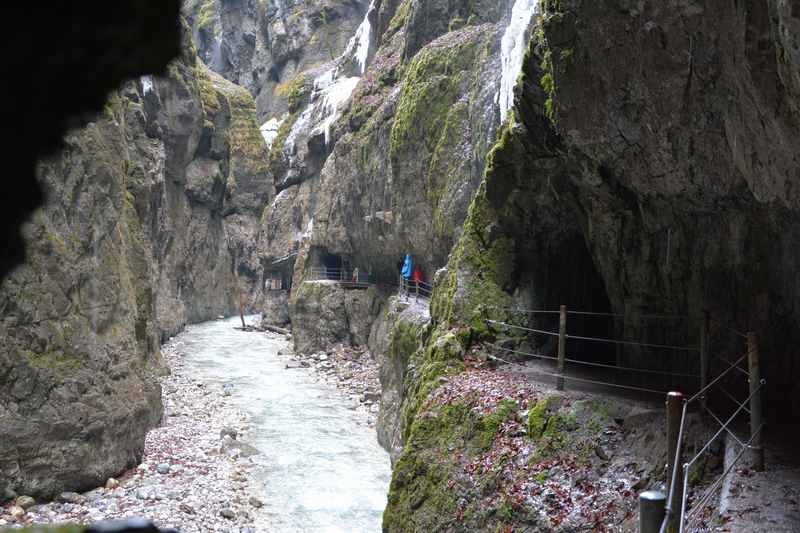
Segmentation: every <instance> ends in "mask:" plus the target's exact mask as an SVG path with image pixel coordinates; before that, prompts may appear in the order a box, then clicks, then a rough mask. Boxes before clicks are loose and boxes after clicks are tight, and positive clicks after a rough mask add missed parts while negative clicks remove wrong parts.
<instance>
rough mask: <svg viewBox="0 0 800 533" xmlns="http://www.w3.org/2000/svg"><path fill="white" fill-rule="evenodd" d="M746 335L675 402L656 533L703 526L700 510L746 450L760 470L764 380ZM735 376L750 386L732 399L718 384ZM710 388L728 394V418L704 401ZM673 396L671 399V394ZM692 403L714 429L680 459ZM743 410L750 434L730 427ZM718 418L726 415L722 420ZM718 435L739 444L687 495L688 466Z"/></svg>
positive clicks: (753, 343) (755, 349)
mask: <svg viewBox="0 0 800 533" xmlns="http://www.w3.org/2000/svg"><path fill="white" fill-rule="evenodd" d="M745 338H746V339H747V352H746V353H745V354H744V355H742V356H741V357H739V358H738V359H736V361H733V362H729V364H728V366H727V368H725V369H724V370H723V371H722V372H720V373H719V375H717V376H716V377H715V378H714V379H713V380H711V381H710V382H709V383H708V384H707V385H705V386H704V387H703V388H701V389H700V390H699V391H698V392H697V393H695V394H694V395H693V396H691V397H690V398H689V399H686V400H683V402H682V405H681V406H680V413H681V414H680V422H679V426H678V429H677V431H675V430H672V431H670V428H669V421H668V428H667V439H668V441H669V440H672V439H674V445H673V447H674V449H675V453H674V457H668V458H667V460H668V475H669V479H668V487H669V492H668V496H667V500H666V501H667V505H666V509H665V514H664V519H663V520H662V522H661V527H660V529H659V531H660V533H666V532H667V531H678V532H679V533H684V532H687V531H695V530H697V529H698V528H700V529H702V527H703V522H704V520H705V519H706V515H705V510H706V509H707V508H708V506H709V505H710V504H711V503H712V502H713V501H714V498H715V496H717V495H718V493H719V490H720V487H721V486H722V484H723V483H724V481H725V479H726V478H727V476H728V475H730V473H731V472H732V471H733V469H734V468H735V467H736V465H738V464H739V461H740V460H741V458H742V457H743V456H744V454H745V453H746V452H748V451H750V452H751V453H752V466H753V468H754V469H756V470H761V469H763V466H764V455H763V448H762V447H761V432H762V430H763V428H764V426H765V424H764V422H763V420H762V416H761V415H762V413H761V394H762V389H763V388H764V386H765V385H766V381H765V380H763V379H761V377H760V371H759V353H758V345H757V343H756V338H755V334H753V333H750V334H747V335H745ZM745 360H746V361H747V363H748V370H746V371H744V376H745V377H746V380H744V379H743V378H742V374H741V372H742V371H743V369H742V368H741V366H740V365H741V364H742V363H743V362H744V361H745ZM726 361H727V360H726ZM737 378H738V379H739V380H740V381H746V384H747V386H748V388H749V394H748V395H747V397H746V398H744V399H743V400H741V399H737V398H736V397H735V396H734V395H733V394H731V393H730V392H729V391H728V390H727V389H726V388H724V387H723V383H725V382H726V381H731V380H736V379H737ZM714 391H721V392H723V395H724V396H725V397H726V398H727V399H729V400H731V401H732V402H734V404H735V406H736V407H735V409H734V410H733V412H732V413H731V414H730V415H728V416H727V417H721V416H719V415H718V414H717V413H716V412H714V410H713V409H712V408H711V407H710V406H709V404H708V402H706V398H707V397H708V396H709V394H710V393H712V392H714ZM672 398H673V401H674V398H675V396H673V397H672ZM670 401H671V399H670V398H668V406H667V409H668V411H669V410H670ZM693 404H699V405H700V410H701V412H703V413H705V414H707V415H708V416H709V417H710V418H711V419H712V420H713V421H714V422H715V423H716V424H717V425H718V426H719V428H718V429H717V430H716V431H715V432H714V434H713V435H712V436H711V437H710V438H709V439H707V440H706V441H705V442H704V443H703V444H702V445H701V446H700V449H699V451H697V452H696V453H695V454H694V455H692V457H691V458H689V459H688V460H687V461H685V462H683V463H682V464H681V458H682V455H683V451H684V449H685V447H686V438H687V428H686V425H687V416H686V414H687V411H688V410H689V408H690V407H691V406H692V405H693ZM675 408H676V407H675V406H673V407H672V409H673V410H674V409H675ZM744 413H747V414H748V415H749V429H750V434H749V437H746V438H740V437H739V436H738V435H737V434H736V431H735V430H734V424H736V423H737V420H738V419H739V418H740V416H741V415H742V414H744ZM723 418H724V419H725V420H723ZM668 420H669V415H668ZM723 435H726V436H727V438H729V439H731V440H732V441H734V442H735V443H736V444H738V445H739V447H740V448H741V449H740V450H739V451H738V453H737V454H736V456H735V457H734V458H733V460H732V461H731V462H730V463H729V464H727V465H724V466H723V471H722V473H721V474H720V475H718V476H716V477H715V478H714V479H713V480H712V481H711V483H709V484H708V485H707V486H706V487H704V488H703V489H701V491H700V492H699V493H697V494H692V487H690V485H689V480H690V478H691V476H690V474H691V472H692V469H693V468H696V467H697V466H698V463H699V462H700V461H701V460H702V459H704V458H705V457H706V455H707V453H708V452H709V449H710V448H711V446H712V445H713V444H714V443H715V442H717V441H718V439H719V438H720V437H722V436H723Z"/></svg>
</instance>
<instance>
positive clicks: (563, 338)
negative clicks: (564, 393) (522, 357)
mask: <svg viewBox="0 0 800 533" xmlns="http://www.w3.org/2000/svg"><path fill="white" fill-rule="evenodd" d="M566 345H567V306H566V305H562V306H561V311H560V313H559V318H558V374H559V376H558V381H557V383H556V388H557V389H558V390H564V359H565V358H566V355H565V353H566Z"/></svg>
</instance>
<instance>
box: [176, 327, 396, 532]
mask: <svg viewBox="0 0 800 533" xmlns="http://www.w3.org/2000/svg"><path fill="white" fill-rule="evenodd" d="M253 321H254V319H253V318H252V317H251V319H250V320H249V321H248V322H253ZM238 322H239V320H238V318H236V319H227V320H218V321H215V322H207V323H204V324H198V325H193V326H188V327H187V328H186V331H185V332H184V333H182V334H181V335H179V336H178V338H177V339H176V340H180V341H182V342H183V343H184V344H183V345H182V346H181V347H180V351H181V352H182V353H183V354H184V357H183V359H184V361H185V362H186V364H187V367H188V368H187V370H188V373H189V374H190V375H191V376H192V377H194V378H197V379H200V380H203V381H205V382H207V383H209V384H211V385H212V386H218V387H221V386H222V385H223V384H226V383H228V384H231V385H233V388H232V391H231V392H232V396H231V398H230V400H232V402H233V403H234V404H235V405H236V407H238V408H239V409H241V410H242V411H245V412H246V413H248V414H249V415H250V416H251V419H250V423H251V425H252V429H251V431H250V432H249V433H248V434H247V436H246V438H245V439H244V440H245V441H247V442H248V443H249V444H252V445H254V446H256V447H257V448H258V449H259V450H260V451H261V452H262V455H259V456H256V457H255V458H254V461H256V462H257V463H258V464H259V465H260V466H261V468H260V470H261V472H260V474H259V477H260V478H261V479H262V480H263V484H264V496H265V505H266V509H267V511H268V513H269V515H270V519H269V524H268V527H267V528H266V530H267V531H281V532H283V531H287V532H288V531H298V532H339V531H341V532H376V531H380V530H381V515H382V513H383V508H384V507H385V505H386V493H387V491H388V487H389V479H390V465H389V456H388V454H387V453H386V452H385V451H384V450H383V449H382V448H381V447H380V446H379V445H378V443H377V441H376V437H375V431H374V430H373V429H371V428H369V427H367V426H366V425H365V424H363V422H361V421H360V419H359V418H360V416H359V415H358V414H357V413H355V412H354V411H351V410H350V409H348V408H347V404H348V398H346V397H345V396H344V395H343V393H341V392H340V391H339V390H337V389H336V388H333V387H331V386H329V385H326V384H323V383H319V382H317V381H316V380H315V379H314V375H313V374H312V372H313V371H312V370H311V369H306V368H300V369H291V370H289V369H286V368H285V366H286V358H285V357H283V356H278V355H277V352H278V350H279V349H281V348H284V347H286V342H285V341H283V340H278V339H274V338H269V337H268V336H267V335H265V334H262V333H243V332H241V331H236V330H234V329H233V327H234V326H235V325H237V323H238Z"/></svg>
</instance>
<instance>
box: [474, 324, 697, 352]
mask: <svg viewBox="0 0 800 533" xmlns="http://www.w3.org/2000/svg"><path fill="white" fill-rule="evenodd" d="M486 322H488V323H490V324H496V325H499V326H503V327H506V328H511V329H518V330H522V331H529V332H531V333H539V334H541V335H552V336H556V337H557V336H558V335H559V332H557V331H548V330H542V329H536V328H529V327H527V326H520V325H518V324H509V323H507V322H501V321H499V320H486ZM566 338H567V339H575V340H583V341H593V342H604V343H609V344H620V345H624V346H640V347H642V348H657V349H665V350H684V351H700V348H699V347H697V346H674V345H669V344H655V343H649V342H639V341H630V340H622V339H608V338H602V337H586V336H582V335H567V336H566Z"/></svg>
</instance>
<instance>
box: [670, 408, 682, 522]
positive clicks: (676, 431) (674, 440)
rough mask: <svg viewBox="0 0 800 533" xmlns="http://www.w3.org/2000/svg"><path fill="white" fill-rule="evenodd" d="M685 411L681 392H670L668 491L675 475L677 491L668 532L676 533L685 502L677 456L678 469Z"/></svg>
mask: <svg viewBox="0 0 800 533" xmlns="http://www.w3.org/2000/svg"><path fill="white" fill-rule="evenodd" d="M682 411H683V394H681V393H680V392H670V393H668V394H667V490H669V487H671V486H672V483H673V479H672V476H673V474H674V475H675V476H676V479H675V480H674V483H675V489H674V490H673V491H672V501H671V502H670V509H671V510H672V516H671V517H670V521H669V525H668V528H667V531H668V532H669V533H675V532H677V531H678V528H679V525H680V507H681V501H683V479H682V478H683V470H682V469H681V468H680V463H681V457H680V456H677V462H678V468H675V460H676V453H677V451H678V448H679V447H680V445H681V443H680V442H679V440H680V431H681V412H682Z"/></svg>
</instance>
